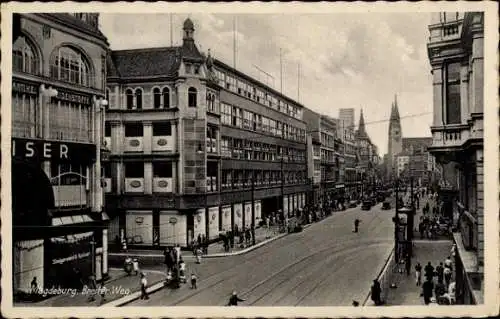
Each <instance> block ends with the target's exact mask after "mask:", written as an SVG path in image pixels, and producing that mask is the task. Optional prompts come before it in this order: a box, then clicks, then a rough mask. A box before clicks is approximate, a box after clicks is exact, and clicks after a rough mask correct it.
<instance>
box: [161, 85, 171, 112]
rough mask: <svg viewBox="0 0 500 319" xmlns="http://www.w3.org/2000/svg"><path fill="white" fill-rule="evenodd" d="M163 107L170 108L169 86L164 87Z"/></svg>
mask: <svg viewBox="0 0 500 319" xmlns="http://www.w3.org/2000/svg"><path fill="white" fill-rule="evenodd" d="M162 94H163V107H164V108H169V107H170V90H169V88H163V92H162Z"/></svg>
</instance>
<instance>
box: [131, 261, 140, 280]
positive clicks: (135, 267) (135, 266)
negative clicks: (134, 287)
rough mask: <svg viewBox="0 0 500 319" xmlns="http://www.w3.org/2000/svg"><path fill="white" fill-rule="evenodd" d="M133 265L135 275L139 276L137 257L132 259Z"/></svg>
mask: <svg viewBox="0 0 500 319" xmlns="http://www.w3.org/2000/svg"><path fill="white" fill-rule="evenodd" d="M132 265H133V267H134V271H135V275H136V276H137V275H138V274H139V260H138V259H137V258H134V260H133V261H132Z"/></svg>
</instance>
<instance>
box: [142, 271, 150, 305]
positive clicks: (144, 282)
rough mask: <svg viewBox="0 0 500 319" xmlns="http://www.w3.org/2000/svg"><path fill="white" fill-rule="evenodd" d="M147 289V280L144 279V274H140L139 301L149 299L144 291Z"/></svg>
mask: <svg viewBox="0 0 500 319" xmlns="http://www.w3.org/2000/svg"><path fill="white" fill-rule="evenodd" d="M147 287H148V279H147V278H146V274H145V273H141V300H143V299H145V300H148V299H149V296H148V292H147V291H146V288H147Z"/></svg>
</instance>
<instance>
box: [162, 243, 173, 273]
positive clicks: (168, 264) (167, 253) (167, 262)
mask: <svg viewBox="0 0 500 319" xmlns="http://www.w3.org/2000/svg"><path fill="white" fill-rule="evenodd" d="M163 257H164V261H163V262H164V263H165V266H166V267H167V271H168V270H169V269H170V267H171V264H172V263H171V260H170V249H169V248H168V247H165V250H164V251H163Z"/></svg>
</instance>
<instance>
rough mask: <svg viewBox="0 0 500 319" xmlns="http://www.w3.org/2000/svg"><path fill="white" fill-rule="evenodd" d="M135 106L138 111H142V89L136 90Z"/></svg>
mask: <svg viewBox="0 0 500 319" xmlns="http://www.w3.org/2000/svg"><path fill="white" fill-rule="evenodd" d="M135 106H136V107H137V108H138V109H142V90H141V89H136V90H135Z"/></svg>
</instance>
